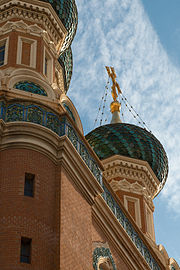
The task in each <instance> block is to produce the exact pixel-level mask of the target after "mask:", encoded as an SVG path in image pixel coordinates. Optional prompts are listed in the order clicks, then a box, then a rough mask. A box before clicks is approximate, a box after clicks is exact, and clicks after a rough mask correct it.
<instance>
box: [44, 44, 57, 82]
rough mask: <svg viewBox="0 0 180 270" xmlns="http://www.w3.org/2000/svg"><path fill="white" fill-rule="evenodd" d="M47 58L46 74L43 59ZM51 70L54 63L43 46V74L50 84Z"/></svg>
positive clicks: (51, 80)
mask: <svg viewBox="0 0 180 270" xmlns="http://www.w3.org/2000/svg"><path fill="white" fill-rule="evenodd" d="M46 58H47V74H46V72H45V59H46ZM53 68H54V61H53V57H52V56H51V54H50V53H49V52H48V50H47V49H46V47H45V46H44V53H43V74H44V76H46V77H47V78H48V81H49V82H50V84H52V83H53Z"/></svg>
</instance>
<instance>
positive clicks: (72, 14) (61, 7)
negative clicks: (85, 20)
mask: <svg viewBox="0 0 180 270" xmlns="http://www.w3.org/2000/svg"><path fill="white" fill-rule="evenodd" d="M41 1H43V2H48V3H50V4H51V6H52V7H53V9H54V10H55V12H56V13H57V15H58V17H59V18H60V20H61V22H62V23H63V25H64V27H65V28H66V30H67V31H68V34H67V36H66V38H65V40H64V43H63V46H62V49H61V53H63V52H64V51H65V50H66V49H67V48H68V47H69V46H70V45H71V43H72V41H73V38H74V36H75V34H76V30H77V23H78V12H77V7H76V3H75V0H41Z"/></svg>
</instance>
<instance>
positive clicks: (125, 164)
mask: <svg viewBox="0 0 180 270" xmlns="http://www.w3.org/2000/svg"><path fill="white" fill-rule="evenodd" d="M110 159H111V158H110ZM110 159H109V160H108V159H106V160H104V161H103V165H104V167H105V171H104V173H103V175H104V177H105V178H106V179H107V180H108V182H110V181H111V180H112V179H115V178H116V177H118V178H119V177H121V178H125V179H131V180H134V181H135V182H139V183H143V185H144V187H145V188H146V189H147V191H148V193H149V195H150V196H151V197H152V198H154V197H155V196H156V195H157V193H158V192H159V189H160V187H161V183H159V181H158V180H157V178H156V176H155V175H154V174H153V172H151V171H152V170H151V169H150V166H148V163H147V162H144V161H139V163H137V162H136V160H134V159H133V160H132V162H130V158H128V160H126V159H127V158H126V157H123V156H121V157H120V156H114V157H113V159H114V160H113V161H111V160H110ZM115 159H116V160H115Z"/></svg>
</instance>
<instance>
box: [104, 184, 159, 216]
mask: <svg viewBox="0 0 180 270" xmlns="http://www.w3.org/2000/svg"><path fill="white" fill-rule="evenodd" d="M109 184H110V186H111V187H112V189H113V191H114V192H117V191H125V192H129V193H133V194H138V195H142V196H143V198H144V200H145V201H146V203H147V204H148V206H149V207H150V209H151V210H152V211H154V204H153V201H152V198H151V194H150V193H149V192H148V190H147V189H146V188H145V187H144V186H142V185H141V184H139V183H138V182H137V181H136V182H134V183H130V182H129V181H127V180H126V179H123V180H119V181H116V180H114V179H112V180H111V182H110V183H109Z"/></svg>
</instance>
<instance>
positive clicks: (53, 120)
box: [0, 101, 174, 270]
mask: <svg viewBox="0 0 180 270" xmlns="http://www.w3.org/2000/svg"><path fill="white" fill-rule="evenodd" d="M0 119H3V120H4V122H15V121H23V122H32V123H35V124H38V125H42V126H44V127H46V128H49V129H50V130H52V131H53V132H55V133H56V134H57V135H59V136H64V135H66V136H67V137H68V138H69V139H70V141H71V142H72V144H73V146H74V147H75V149H76V150H77V152H78V153H79V155H80V156H81V158H82V159H83V160H84V162H85V164H86V165H87V166H88V168H89V169H90V170H91V172H92V174H93V175H94V177H95V178H96V179H97V181H98V182H99V184H100V185H101V187H102V188H103V190H104V192H103V194H102V197H103V199H104V200H105V202H106V204H107V205H108V207H109V208H110V209H111V211H112V212H113V213H114V215H115V216H116V218H117V220H118V221H119V223H120V224H121V226H122V227H123V228H124V230H125V232H126V233H127V235H128V236H129V238H130V239H131V240H132V242H133V243H134V245H135V246H136V248H137V249H138V250H139V252H140V253H141V255H142V256H143V257H144V259H145V260H146V262H147V264H148V265H149V267H150V269H152V270H161V268H160V267H159V265H158V263H157V262H156V260H155V259H154V258H153V255H152V254H151V252H150V250H148V248H147V246H146V245H145V244H144V242H143V240H142V239H141V237H140V236H139V235H138V233H137V231H136V230H135V228H134V227H133V225H132V224H131V222H130V221H129V219H128V218H127V217H126V214H125V213H124V212H123V210H122V209H121V207H120V206H119V205H118V203H117V202H116V200H115V199H114V197H113V196H112V194H111V192H110V191H109V189H108V188H107V186H105V184H104V183H103V180H102V171H101V169H100V168H99V166H98V164H97V162H96V161H95V159H94V158H93V156H92V155H91V154H90V152H89V150H88V149H87V148H86V146H85V144H84V142H83V141H82V139H81V138H80V136H79V135H78V133H77V132H76V130H75V129H74V128H73V126H72V125H71V123H70V122H69V121H68V118H67V117H66V116H65V115H63V116H59V115H58V114H56V113H55V112H53V111H50V110H49V109H47V108H46V107H45V106H39V105H35V104H30V103H28V102H23V103H20V102H18V103H12V102H5V101H0ZM98 254H106V255H105V256H110V253H109V251H108V250H106V249H105V250H104V249H103V248H102V249H100V250H97V249H96V252H94V255H93V266H94V269H95V270H96V269H97V266H96V265H97V259H98V256H99V255H98ZM108 258H111V257H108ZM112 262H113V261H112ZM112 265H113V264H112ZM113 267H114V268H113V269H114V270H115V269H116V268H115V265H114V266H113ZM172 270H174V269H173V268H172Z"/></svg>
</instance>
